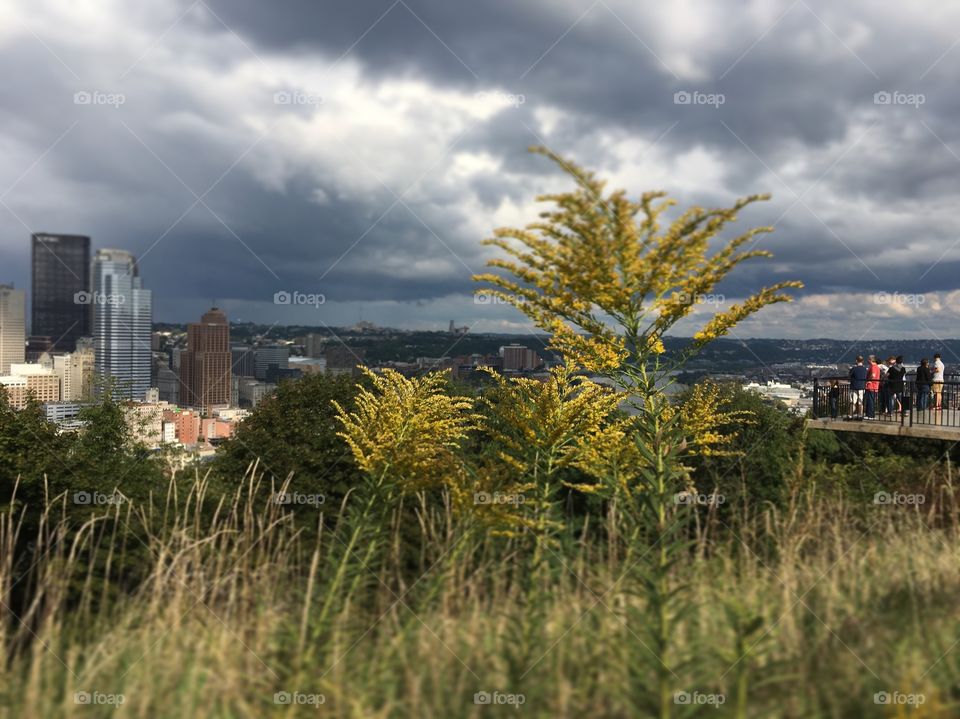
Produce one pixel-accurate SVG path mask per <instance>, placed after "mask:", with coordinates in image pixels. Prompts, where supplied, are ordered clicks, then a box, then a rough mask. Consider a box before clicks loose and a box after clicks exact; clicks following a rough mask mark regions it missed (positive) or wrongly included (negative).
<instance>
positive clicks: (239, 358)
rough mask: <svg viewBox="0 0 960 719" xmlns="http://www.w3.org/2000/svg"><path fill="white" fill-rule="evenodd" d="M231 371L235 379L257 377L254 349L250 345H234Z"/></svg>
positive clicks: (231, 351) (231, 349)
mask: <svg viewBox="0 0 960 719" xmlns="http://www.w3.org/2000/svg"><path fill="white" fill-rule="evenodd" d="M230 354H231V364H230V367H231V371H232V374H233V376H234V377H254V376H256V372H257V370H256V367H255V365H254V354H253V348H252V347H250V346H249V345H233V346H232V347H231V348H230Z"/></svg>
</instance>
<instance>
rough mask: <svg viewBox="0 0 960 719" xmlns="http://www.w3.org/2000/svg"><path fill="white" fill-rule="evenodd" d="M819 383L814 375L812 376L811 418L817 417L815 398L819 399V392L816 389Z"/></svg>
mask: <svg viewBox="0 0 960 719" xmlns="http://www.w3.org/2000/svg"><path fill="white" fill-rule="evenodd" d="M819 384H820V383H819V380H818V379H817V378H816V377H814V378H813V418H814V419H819V416H818V415H817V400H818V399H820V393H819V392H818V391H817V390H818V388H819Z"/></svg>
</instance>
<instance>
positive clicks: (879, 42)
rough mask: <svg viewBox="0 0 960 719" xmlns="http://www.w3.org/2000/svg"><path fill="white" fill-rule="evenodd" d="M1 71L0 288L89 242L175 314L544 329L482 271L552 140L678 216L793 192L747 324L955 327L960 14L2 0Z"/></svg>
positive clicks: (740, 286) (794, 328)
mask: <svg viewBox="0 0 960 719" xmlns="http://www.w3.org/2000/svg"><path fill="white" fill-rule="evenodd" d="M0 66H2V67H3V68H4V80H3V82H2V84H0V157H2V162H0V282H3V281H14V282H15V283H16V284H17V285H18V286H20V287H28V285H29V233H30V232H33V231H48V232H64V233H77V234H88V235H90V236H91V237H92V238H93V245H94V247H95V248H97V247H121V248H126V249H129V250H131V251H132V252H133V253H134V254H136V255H137V256H138V257H140V258H141V275H142V276H143V278H144V283H145V285H146V286H147V287H150V288H152V289H153V290H154V298H155V299H154V315H155V318H156V319H158V320H169V321H187V320H193V319H195V318H198V317H199V316H200V314H201V313H202V312H203V311H204V310H205V309H206V307H207V306H209V304H210V302H211V300H212V298H216V301H217V303H218V304H219V305H220V306H222V307H224V308H225V309H226V310H227V312H228V314H229V315H230V317H231V318H232V319H249V320H255V321H262V322H267V323H273V322H278V323H280V324H292V323H309V324H317V325H319V324H321V323H326V324H329V325H344V324H352V323H354V322H356V321H357V320H358V319H361V318H362V319H365V320H370V321H373V322H376V323H377V324H381V325H392V326H403V327H410V328H421V329H431V328H434V329H436V328H445V327H446V325H447V323H448V321H449V320H450V319H455V320H456V321H457V323H458V324H469V325H472V326H473V329H474V330H476V331H514V330H525V329H527V328H528V327H529V325H528V324H527V323H526V322H525V320H524V319H523V318H522V316H520V315H519V314H518V313H517V312H516V311H514V310H513V309H511V308H509V307H504V306H497V305H489V304H477V303H476V302H475V300H474V298H473V295H472V292H473V289H474V287H473V283H471V281H470V275H471V274H472V273H474V272H480V271H482V270H483V268H484V263H485V261H486V260H487V259H488V258H489V257H491V256H492V254H493V253H494V250H490V249H488V248H482V247H481V246H480V244H479V243H480V240H481V239H483V238H484V237H487V236H489V235H490V233H491V231H492V229H493V228H494V227H497V226H503V225H522V224H524V223H526V222H528V221H531V220H533V219H535V215H536V212H537V211H538V207H537V205H536V203H534V202H533V197H534V196H535V195H536V194H538V193H541V192H545V191H552V190H557V189H561V188H564V187H567V186H568V183H567V182H566V181H565V179H564V178H563V176H561V175H560V174H558V173H557V172H556V170H555V168H554V167H553V166H552V165H551V164H550V163H549V162H548V161H546V160H544V159H543V158H540V157H536V156H530V155H528V154H527V152H526V148H527V147H528V146H529V145H532V144H545V145H548V146H550V147H551V148H553V149H555V150H557V151H559V152H561V153H563V154H566V155H569V156H571V157H572V158H574V159H575V160H577V161H579V162H580V163H581V164H584V165H586V166H588V167H590V168H592V169H596V170H598V171H599V172H600V173H601V174H602V175H603V176H605V177H606V178H608V179H609V181H610V183H611V185H613V186H620V187H625V188H627V189H628V190H630V191H631V192H632V193H634V194H639V193H641V192H643V191H646V190H653V189H660V190H665V191H667V192H668V193H670V194H671V195H672V196H673V197H675V198H676V199H678V200H679V202H680V206H681V207H683V206H686V205H688V204H691V203H698V204H704V205H708V206H714V205H725V204H728V203H730V202H732V201H733V200H734V199H735V198H736V197H738V196H741V195H745V194H750V193H756V192H771V193H773V199H772V201H770V202H768V203H764V204H762V205H755V206H753V207H752V208H751V209H749V210H748V211H746V212H744V213H742V215H741V220H740V225H741V227H740V228H738V229H746V228H747V227H748V226H752V225H760V224H774V225H775V226H776V231H775V232H774V233H773V234H772V235H768V236H766V237H765V238H764V239H763V240H762V243H761V246H762V247H764V248H767V249H770V250H771V251H773V252H774V253H775V255H776V257H775V259H773V260H766V261H763V260H760V261H757V262H756V263H755V264H753V265H750V266H743V267H741V268H740V269H739V270H738V271H737V272H736V274H735V276H734V277H732V278H731V281H729V282H728V283H727V284H726V285H725V286H724V287H722V288H721V290H722V295H723V296H722V297H719V298H715V299H717V301H718V302H720V303H721V304H723V303H729V302H732V301H735V300H736V298H738V297H741V296H742V295H743V293H744V292H745V291H747V290H748V289H750V288H756V287H758V286H759V285H761V284H766V283H770V282H773V281H776V280H782V279H800V280H803V281H804V282H805V283H806V289H804V290H802V291H799V292H797V293H796V297H797V301H796V302H795V303H793V304H792V305H789V306H786V305H780V306H778V307H775V308H771V309H769V310H767V311H765V312H763V313H761V315H759V316H758V317H757V318H755V319H753V320H751V321H749V322H747V323H745V324H743V325H742V326H741V327H739V328H738V329H737V330H736V331H735V336H739V337H750V336H765V337H824V336H828V337H841V338H850V339H851V341H853V340H856V339H857V338H859V337H871V338H882V337H925V336H926V337H958V336H960V327H958V322H960V289H958V277H960V231H958V228H960V221H958V216H957V215H958V203H957V199H958V198H957V193H958V188H960V123H958V121H957V120H958V117H960V112H958V110H960V93H958V92H957V89H956V88H957V85H956V80H957V75H958V69H960V6H958V5H953V6H952V7H951V4H949V3H943V2H927V1H925V0H916V1H915V2H911V3H893V2H882V3H881V2H861V1H859V0H847V2H843V3H837V2H835V1H833V2H830V1H820V0H797V1H796V2H792V3H791V2H787V1H786V0H784V1H783V2H774V1H773V0H767V1H763V2H734V1H727V0H704V1H703V2H698V1H696V0H676V1H674V2H669V3H662V2H657V3H653V2H636V1H632V2H631V1H629V0H597V1H596V2H593V1H591V0H549V1H548V0H524V1H523V2H517V1H516V0H481V1H479V2H465V1H464V0H455V1H451V0H396V1H393V0H364V1H363V2H357V1H356V0H353V1H348V0H339V1H336V2H332V1H325V0H313V1H311V0H275V1H273V2H262V1H261V2H256V1H255V0H206V1H203V0H198V1H197V2H192V3H191V2H189V0H180V1H178V0H164V1H162V2H161V1H159V0H141V1H140V2H136V3H131V2H120V0H116V1H113V0H72V1H71V2H63V1H62V0H30V1H29V2H28V1H27V0H4V1H3V2H0ZM678 93H679V94H678ZM277 292H300V293H305V294H316V295H322V296H323V297H324V298H325V303H324V304H323V305H320V306H299V307H294V306H290V305H277V304H275V303H274V295H275V293H277ZM710 309H711V308H710V307H709V306H705V307H703V308H702V311H708V310H710ZM681 329H683V328H681Z"/></svg>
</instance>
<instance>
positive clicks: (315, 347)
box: [303, 333, 327, 359]
mask: <svg viewBox="0 0 960 719" xmlns="http://www.w3.org/2000/svg"><path fill="white" fill-rule="evenodd" d="M326 344H327V338H326V337H324V336H323V335H318V334H313V333H311V334H308V335H307V336H306V337H305V338H304V340H303V351H304V353H305V354H306V355H307V357H312V358H314V359H320V358H321V357H323V351H324V347H325V346H326Z"/></svg>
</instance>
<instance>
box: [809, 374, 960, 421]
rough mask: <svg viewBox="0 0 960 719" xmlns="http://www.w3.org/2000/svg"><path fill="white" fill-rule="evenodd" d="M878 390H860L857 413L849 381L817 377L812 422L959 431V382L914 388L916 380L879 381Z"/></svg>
mask: <svg viewBox="0 0 960 719" xmlns="http://www.w3.org/2000/svg"><path fill="white" fill-rule="evenodd" d="M878 384H879V389H878V390H876V391H874V392H873V393H872V396H870V395H871V393H870V392H869V391H868V390H864V391H863V392H862V394H863V403H862V404H861V406H860V407H859V411H857V409H858V408H857V407H856V406H855V402H856V399H857V398H858V395H859V394H860V393H858V394H857V395H855V394H854V393H853V392H852V391H851V389H850V379H849V377H820V378H818V379H815V380H814V381H813V417H814V419H836V420H850V419H854V420H858V421H859V420H860V419H867V420H872V421H878V422H890V423H896V424H900V425H903V426H909V427H912V426H914V425H923V426H935V427H956V428H958V429H960V378H958V377H957V376H956V375H952V376H948V378H947V379H946V381H944V382H940V383H937V382H934V383H932V384H925V385H918V384H917V381H916V376H915V375H914V376H912V377H911V376H907V377H906V378H905V379H904V380H903V383H902V391H900V392H896V391H895V390H897V389H899V388H900V383H893V384H891V383H889V382H887V381H886V380H885V379H884V380H880V381H879V383H878Z"/></svg>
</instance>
